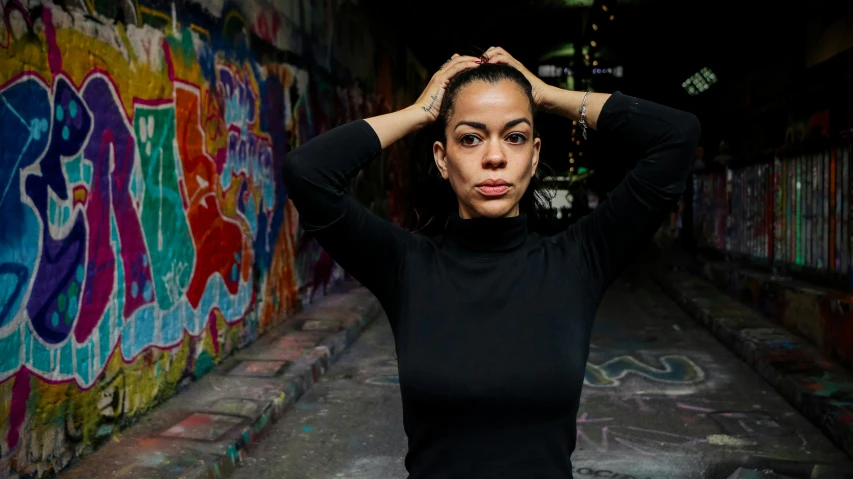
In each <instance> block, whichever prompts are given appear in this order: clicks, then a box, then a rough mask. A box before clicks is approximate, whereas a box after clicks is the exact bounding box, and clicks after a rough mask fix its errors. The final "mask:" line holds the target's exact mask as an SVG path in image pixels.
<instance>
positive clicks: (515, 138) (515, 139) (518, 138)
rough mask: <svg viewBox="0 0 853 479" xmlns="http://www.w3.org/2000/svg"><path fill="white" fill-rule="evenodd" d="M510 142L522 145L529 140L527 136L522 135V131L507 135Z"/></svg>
mask: <svg viewBox="0 0 853 479" xmlns="http://www.w3.org/2000/svg"><path fill="white" fill-rule="evenodd" d="M507 139H508V140H509V142H510V143H512V144H514V145H520V144H522V143H524V142H525V141H526V140H527V137H526V136H524V135H522V134H521V133H513V134H511V135H509V136H508V137H507Z"/></svg>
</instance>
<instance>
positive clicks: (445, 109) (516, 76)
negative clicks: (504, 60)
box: [412, 63, 550, 235]
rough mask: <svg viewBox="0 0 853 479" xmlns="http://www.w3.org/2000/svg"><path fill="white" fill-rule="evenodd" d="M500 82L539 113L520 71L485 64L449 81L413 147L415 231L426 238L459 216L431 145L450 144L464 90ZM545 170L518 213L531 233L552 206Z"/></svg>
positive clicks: (536, 176) (533, 182) (535, 177)
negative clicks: (515, 89)
mask: <svg viewBox="0 0 853 479" xmlns="http://www.w3.org/2000/svg"><path fill="white" fill-rule="evenodd" d="M501 81H509V82H512V83H513V84H514V85H516V86H517V87H518V88H519V89H520V90H521V91H522V92H523V93H524V96H525V97H527V101H528V103H529V105H530V112H531V114H535V113H536V107H535V102H534V100H533V88H532V87H531V85H530V82H529V81H527V79H526V78H525V77H524V75H523V74H522V73H521V72H520V71H518V70H517V69H515V68H513V67H511V66H509V65H501V64H495V63H484V64H482V65H480V66H478V67H476V68H470V69H467V70H464V71H462V72H460V73H458V74H457V75H456V76H454V77H453V79H451V80H450V83H449V84H448V85H447V88H446V89H445V91H444V98H443V100H442V102H441V110H439V114H438V118H437V119H436V121H435V122H433V123H432V124H430V125H429V126H428V127H426V128H424V129H422V130H421V131H419V132H418V134H417V135H416V137H415V141H414V146H415V153H416V157H417V161H418V164H417V169H416V179H415V184H414V185H413V186H414V192H413V198H412V206H413V207H414V211H415V224H414V225H412V226H413V229H414V230H415V231H416V232H419V233H422V234H426V235H436V234H441V233H442V232H443V231H444V228H445V226H446V225H447V220H448V218H449V217H450V216H452V215H456V214H458V211H459V201H458V200H457V198H456V193H455V192H454V191H453V188H452V187H451V186H450V182H449V181H447V180H445V179H444V178H442V177H441V173H440V172H439V171H438V167H436V165H435V158H434V156H433V152H432V145H433V143H435V142H436V141H440V142H442V143H444V144H445V145H446V144H447V134H446V132H447V126H448V122H449V121H450V117H451V116H452V115H453V111H454V107H455V106H456V99H457V98H458V96H459V94H460V93H461V92H462V90H463V89H464V87H466V86H468V85H470V84H472V83H475V82H487V83H490V84H497V83H500V82H501ZM533 136H534V138H537V137H538V136H539V133H538V132H537V131H536V129H535V128H534V129H533ZM543 168H547V166H545V165H543V163H542V162H541V161H540V162H539V166H538V167H537V169H536V172H535V174H534V175H533V177H532V178H531V179H530V184H529V185H528V186H527V190H526V191H525V192H524V195H522V197H521V200H520V201H519V210H520V212H521V213H523V214H526V215H527V219H528V227H529V228H530V229H531V230H534V229H536V227H537V225H538V223H539V220H540V213H541V212H542V211H543V210H545V209H547V208H548V207H549V206H550V197H549V196H548V195H547V194H546V193H545V191H544V188H543V184H542V174H541V170H542V169H543Z"/></svg>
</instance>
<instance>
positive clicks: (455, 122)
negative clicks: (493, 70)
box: [433, 80, 541, 219]
mask: <svg viewBox="0 0 853 479" xmlns="http://www.w3.org/2000/svg"><path fill="white" fill-rule="evenodd" d="M445 134H446V135H447V142H446V145H443V144H442V143H441V142H438V141H437V142H435V144H433V156H434V157H435V164H436V165H437V166H438V169H439V171H440V172H441V176H442V177H443V178H444V179H445V180H449V181H450V185H451V186H452V187H453V191H455V192H456V197H457V199H458V200H459V216H461V217H462V218H464V219H469V218H478V217H488V218H500V217H508V216H518V214H519V208H518V203H519V201H520V200H521V197H522V195H524V192H525V191H526V190H527V185H528V184H530V179H531V178H532V177H533V174H534V173H535V172H536V165H537V164H538V163H539V148H540V144H541V143H540V141H539V138H535V139H534V138H533V114H532V113H531V111H530V103H529V101H528V99H527V96H526V95H525V94H524V92H523V91H522V90H521V88H520V87H518V86H516V85H515V84H514V83H513V82H511V81H508V80H504V81H501V82H499V83H496V84H492V83H488V82H484V81H478V82H474V83H471V84H470V85H467V86H464V87H462V90H460V91H459V92H458V94H457V95H456V103H455V104H454V106H453V109H452V114H451V116H450V118H448V121H447V129H446V131H445Z"/></svg>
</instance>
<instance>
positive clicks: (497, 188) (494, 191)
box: [476, 185, 509, 196]
mask: <svg viewBox="0 0 853 479" xmlns="http://www.w3.org/2000/svg"><path fill="white" fill-rule="evenodd" d="M476 188H477V191H479V192H480V194H482V195H485V196H502V195H504V194H506V191H507V190H508V189H509V185H494V186H489V185H480V186H477V187H476Z"/></svg>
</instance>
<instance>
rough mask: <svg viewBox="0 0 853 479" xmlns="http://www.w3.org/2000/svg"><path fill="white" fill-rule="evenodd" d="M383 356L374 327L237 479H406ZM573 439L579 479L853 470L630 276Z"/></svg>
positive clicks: (597, 337)
mask: <svg viewBox="0 0 853 479" xmlns="http://www.w3.org/2000/svg"><path fill="white" fill-rule="evenodd" d="M392 352H393V339H392V336H391V331H390V329H389V327H388V325H387V321H385V320H384V317H383V318H380V319H378V320H377V321H375V322H374V323H373V324H372V325H371V326H370V327H369V329H368V330H366V331H365V333H364V334H363V336H362V337H361V338H360V339H359V340H358V341H357V342H356V343H355V345H354V346H353V347H352V349H350V350H349V351H348V352H347V353H346V354H345V355H344V356H343V357H342V358H341V359H340V361H339V362H338V363H337V364H336V365H335V366H334V367H333V368H331V370H330V371H329V373H328V375H327V376H326V377H325V378H324V379H323V380H322V381H321V382H319V383H318V384H316V385H315V386H314V387H313V388H312V389H311V390H310V391H308V393H306V395H305V396H304V397H303V398H302V399H301V400H300V402H299V403H298V404H297V406H296V407H295V408H294V409H293V410H291V411H289V412H287V413H286V414H285V417H284V418H283V419H282V420H281V421H280V422H279V423H278V424H276V425H275V426H274V427H273V428H272V430H271V432H270V434H269V436H267V437H265V438H264V439H263V440H262V442H261V443H260V444H259V445H257V446H255V447H254V448H253V449H250V453H249V457H248V458H247V460H246V464H245V465H244V466H242V467H241V468H239V469H238V470H237V472H236V473H235V474H234V476H232V477H234V479H267V478H269V479H272V478H275V479H281V478H287V479H392V478H393V479H402V478H405V477H406V475H407V474H406V470H405V468H404V467H403V457H404V455H405V453H406V437H405V434H404V432H403V427H402V410H401V405H400V394H399V388H398V386H397V384H396V373H397V370H396V363H395V361H394V359H393V356H392ZM577 432H578V441H577V449H576V451H575V453H574V454H573V456H572V459H573V463H574V465H575V473H574V476H575V478H584V477H604V478H618V479H632V478H634V479H646V478H648V479H663V478H678V479H683V478H727V477H728V476H729V475H730V474H732V473H733V472H734V471H735V469H737V468H738V467H739V466H748V467H751V468H754V469H758V470H763V471H774V472H775V473H777V474H780V475H785V476H790V477H795V478H796V477H802V478H809V477H812V475H813V474H814V472H813V471H817V470H819V469H820V467H818V468H817V469H816V468H815V465H816V464H828V465H832V466H833V467H834V468H838V469H840V470H843V471H853V465H851V463H850V462H848V458H847V456H846V455H844V454H843V453H842V452H841V451H839V450H838V449H836V448H835V447H834V446H833V445H832V444H831V443H830V442H829V440H828V439H827V438H826V437H824V436H823V434H822V433H821V432H820V431H818V430H817V429H816V428H815V427H814V426H812V424H811V423H809V422H808V421H807V420H805V419H804V418H803V417H801V416H800V415H799V414H798V413H797V412H795V411H794V409H793V408H792V407H791V406H790V405H788V403H787V402H785V401H784V400H783V399H782V398H781V397H780V396H779V395H778V394H777V393H776V392H775V391H774V390H772V389H771V388H770V387H769V386H768V385H767V384H766V383H765V382H764V380H763V379H761V378H760V377H759V376H758V374H756V373H755V372H754V371H753V370H752V369H750V368H749V367H748V366H746V365H745V364H744V363H742V362H741V361H740V360H739V359H737V358H736V357H735V356H734V355H733V354H732V353H730V352H729V351H728V350H726V349H725V348H724V347H723V346H722V345H721V344H719V343H718V342H717V341H716V340H715V339H714V338H713V337H712V336H711V335H710V334H709V333H708V332H707V331H706V330H705V329H703V328H702V327H701V326H699V325H698V324H697V323H695V322H694V321H693V320H692V319H690V318H689V317H687V315H686V314H685V313H684V312H682V311H681V310H680V309H679V308H678V307H677V306H676V305H675V304H673V303H672V302H671V301H670V300H669V299H668V298H666V297H665V296H664V295H663V294H662V293H661V292H659V291H658V290H657V289H656V287H655V286H654V285H653V282H652V281H651V280H649V279H648V278H647V277H646V276H645V275H644V274H643V273H642V271H641V270H640V269H639V268H634V269H633V270H632V271H629V272H628V273H627V274H626V275H625V277H624V278H623V279H622V280H620V281H617V282H616V283H615V284H614V285H613V287H612V288H611V290H610V291H609V293H608V295H607V297H606V298H605V300H604V302H603V304H602V306H601V309H600V310H599V314H598V317H597V319H596V327H595V332H594V334H593V338H592V348H591V353H590V358H589V362H588V365H587V375H586V384H585V386H584V391H583V395H582V398H581V406H580V410H579V413H578V424H577ZM817 476H818V475H817V474H815V477H817ZM820 477H833V476H820Z"/></svg>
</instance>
